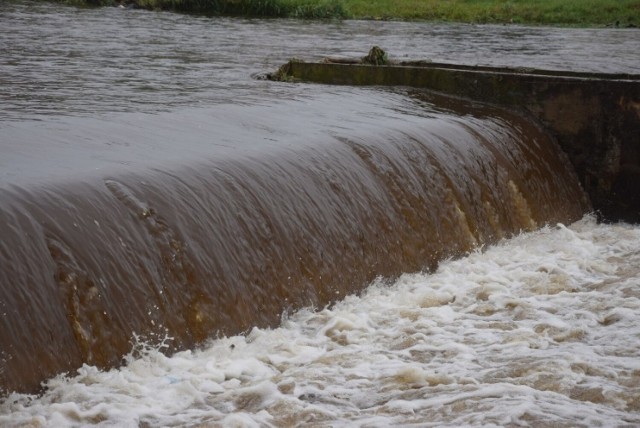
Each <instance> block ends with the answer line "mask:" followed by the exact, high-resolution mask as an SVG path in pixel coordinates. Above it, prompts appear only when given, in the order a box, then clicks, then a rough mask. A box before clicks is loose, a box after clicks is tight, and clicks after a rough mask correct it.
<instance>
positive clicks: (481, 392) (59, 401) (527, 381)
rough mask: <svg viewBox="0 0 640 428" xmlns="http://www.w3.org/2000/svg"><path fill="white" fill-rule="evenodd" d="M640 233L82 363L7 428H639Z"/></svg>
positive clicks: (443, 274)
mask: <svg viewBox="0 0 640 428" xmlns="http://www.w3.org/2000/svg"><path fill="white" fill-rule="evenodd" d="M639 312H640V228H638V227H633V226H629V225H597V224H596V223H595V222H594V221H593V220H592V219H590V218H585V219H583V220H582V221H580V222H577V223H575V224H573V225H572V226H570V227H565V226H562V225H560V226H557V227H553V228H545V229H543V230H540V231H538V232H534V233H528V234H523V235H521V236H518V237H516V238H513V239H511V240H507V241H504V242H503V243H501V244H500V245H497V246H494V247H491V248H488V249H486V251H484V252H480V251H479V252H475V253H473V254H471V255H469V256H468V257H466V258H464V259H460V260H455V261H449V262H446V263H443V264H442V265H441V266H440V268H439V269H438V270H437V272H435V273H434V274H432V275H422V274H415V275H403V276H402V277H401V278H399V279H398V280H397V281H396V283H395V284H394V285H393V286H388V285H385V284H384V283H383V282H379V283H375V284H372V285H371V286H370V287H369V289H368V290H367V291H366V292H364V293H363V295H362V296H361V297H356V296H349V297H347V298H346V299H345V300H344V301H342V302H340V303H338V304H336V305H335V306H334V307H332V308H331V309H328V308H327V309H324V310H321V311H318V312H312V311H309V310H302V311H300V312H298V313H297V314H295V315H293V316H292V317H290V318H289V319H287V320H285V321H284V322H283V324H282V326H281V327H280V328H278V329H274V330H260V329H254V330H253V331H252V332H251V333H249V334H248V335H246V336H236V337H230V338H225V339H221V340H217V341H215V342H213V343H211V345H210V346H208V347H207V348H206V349H203V350H199V351H185V352H181V353H178V354H176V355H174V356H173V357H171V358H169V357H166V356H164V355H162V354H161V353H160V352H158V351H155V350H152V349H147V350H146V351H145V352H143V353H142V354H143V355H142V357H140V358H137V359H130V361H129V362H128V365H127V366H126V367H123V368H121V369H118V370H110V371H107V372H103V371H100V370H98V369H96V368H95V367H89V366H84V367H82V368H81V369H80V370H78V374H77V376H75V377H73V378H66V377H58V378H55V379H52V380H51V381H49V383H48V390H47V392H46V393H45V394H44V395H43V396H41V397H30V396H26V395H19V394H13V395H10V396H9V397H7V398H6V399H4V401H3V402H2V403H1V404H0V425H2V426H9V427H11V426H34V427H45V426H46V427H59V426H85V425H89V424H95V425H98V426H141V427H152V426H225V427H227V426H229V427H254V426H255V427H264V426H274V427H281V426H302V425H313V426H332V427H340V426H345V427H346V426H374V427H383V426H392V425H393V426H397V425H410V424H417V425H419V426H465V425H466V426H468V425H489V426H491V425H494V426H505V425H517V426H625V425H628V426H634V425H638V424H640V317H638V313H639Z"/></svg>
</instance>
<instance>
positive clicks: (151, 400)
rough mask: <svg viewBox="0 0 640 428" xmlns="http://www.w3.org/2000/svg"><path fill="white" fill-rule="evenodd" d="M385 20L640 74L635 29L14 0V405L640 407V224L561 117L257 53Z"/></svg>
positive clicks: (396, 38)
mask: <svg viewBox="0 0 640 428" xmlns="http://www.w3.org/2000/svg"><path fill="white" fill-rule="evenodd" d="M374 44H376V45H379V46H382V47H383V48H385V49H387V50H388V51H389V54H390V57H391V58H392V59H431V60H433V61H438V62H451V63H464V64H471V65H475V64H480V65H495V66H504V65H507V66H517V67H537V68H546V69H556V70H572V71H596V72H615V73H638V72H640V62H639V61H638V52H640V38H638V37H637V31H636V30H633V29H559V28H542V27H523V26H489V25H487V26H476V25H457V24H456V25H452V24H425V23H401V22H373V21H340V22H337V21H335V22H334V21H329V22H318V21H297V20H261V19H240V18H208V17H197V16H188V15H179V14H171V13H160V12H148V11H140V10H129V9H121V8H103V9H77V8H72V7H64V6H61V5H56V4H49V3H40V2H23V1H17V2H13V1H11V2H3V3H2V4H0V54H1V55H0V58H1V60H0V87H1V88H2V90H1V91H0V152H1V153H2V155H1V156H0V232H1V234H0V261H1V262H2V272H1V273H0V286H1V287H2V290H1V291H0V314H1V315H2V318H1V319H0V320H1V322H2V324H1V325H2V331H1V332H0V345H1V346H2V347H1V348H0V357H1V362H2V365H1V366H0V381H1V382H2V384H1V386H2V388H3V389H4V391H3V398H2V399H1V400H2V401H0V425H2V426H51V427H58V426H87V425H97V426H142V427H151V426H278V427H279V426H380V427H382V426H470V425H482V426H635V425H638V424H640V394H639V393H638V391H639V390H640V358H639V357H640V351H639V349H640V347H639V346H638V344H639V342H640V322H639V321H638V317H637V316H636V314H637V312H638V310H639V309H640V289H639V288H638V283H639V280H640V269H638V265H639V262H640V229H639V228H638V227H637V226H632V225H627V224H612V225H605V224H598V223H597V222H596V221H595V220H594V219H593V218H592V216H591V215H590V214H589V213H588V204H587V202H586V199H585V198H584V197H583V196H582V194H581V190H580V188H579V185H578V183H577V181H576V178H575V176H574V175H573V173H572V171H571V169H570V167H569V166H568V163H567V161H566V159H564V157H563V156H561V155H560V156H558V155H557V152H558V150H557V146H556V145H555V143H554V141H553V140H551V139H550V138H548V136H547V135H546V134H545V133H544V132H543V131H542V130H540V129H539V128H538V127H537V126H535V125H534V124H531V123H530V122H528V121H527V120H525V119H523V118H522V117H520V116H519V115H517V114H515V113H513V112H506V111H502V110H500V109H496V108H494V107H491V106H483V105H478V104H476V103H468V102H465V101H461V100H452V99H448V98H445V97H442V96H439V95H436V94H429V93H425V92H420V91H413V90H410V89H407V88H397V89H391V90H390V89H380V88H348V87H331V86H328V87H327V86H322V85H307V84H295V85H294V84H288V83H281V82H269V81H264V80H259V79H256V78H255V77H256V76H258V75H260V74H261V73H265V72H269V71H273V70H275V69H276V68H277V67H278V66H279V65H281V64H283V63H284V62H286V61H287V60H288V59H289V58H291V57H300V58H304V59H309V60H312V59H319V58H321V57H323V56H326V55H331V56H336V55H338V56H349V57H353V56H362V55H364V54H365V53H366V52H367V51H368V49H369V48H370V47H371V45H374ZM367 284H368V287H366V289H364V290H363V288H364V286H365V285H367ZM240 333H241V334H240ZM216 336H217V338H216ZM167 352H168V353H169V354H170V355H171V356H167V355H165V354H166V353H167ZM40 382H44V383H43V386H42V387H37V385H38V384H40ZM14 390H18V391H20V392H12V391H14Z"/></svg>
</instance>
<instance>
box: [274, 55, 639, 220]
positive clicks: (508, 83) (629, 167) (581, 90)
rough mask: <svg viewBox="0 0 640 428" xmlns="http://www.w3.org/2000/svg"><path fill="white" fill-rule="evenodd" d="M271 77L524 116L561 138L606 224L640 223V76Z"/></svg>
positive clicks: (287, 73) (408, 71)
mask: <svg viewBox="0 0 640 428" xmlns="http://www.w3.org/2000/svg"><path fill="white" fill-rule="evenodd" d="M271 77H272V78H277V79H280V80H287V81H305V82H316V83H324V84H332V85H362V86H364V85H381V86H411V87H416V88H425V89H428V90H432V91H437V92H443V93H446V94H449V95H453V96H457V97H464V98H468V99H471V100H476V101H481V102H486V103H491V104H497V105H501V106H504V107H507V108H510V109H517V110H520V111H522V112H524V113H527V114H528V115H530V116H532V117H533V118H534V119H536V120H537V121H539V122H540V123H541V124H542V125H543V126H545V127H546V128H547V129H548V130H549V131H550V132H551V133H552V134H553V135H554V136H555V137H556V138H557V140H558V143H559V144H560V146H561V147H562V149H563V150H564V151H565V152H566V153H567V155H568V156H569V158H570V160H571V162H572V164H573V166H574V168H575V170H576V173H577V174H578V176H579V178H580V182H581V183H582V185H583V187H584V189H585V190H586V192H587V193H588V194H589V196H590V198H591V202H592V204H593V207H594V209H595V210H596V211H597V212H598V214H599V216H600V218H601V219H602V220H606V221H618V220H622V221H628V222H634V223H639V222H640V75H630V74H598V73H576V72H558V71H548V70H532V69H513V68H495V67H474V66H461V65H452V64H441V63H429V62H422V61H414V62H403V63H396V64H390V65H368V64H363V63H362V62H361V61H359V60H353V61H349V60H341V59H334V60H332V59H327V60H326V61H325V62H319V63H307V62H301V61H297V60H292V61H290V62H289V63H288V64H286V65H284V66H283V67H281V69H280V70H279V72H278V73H276V74H275V75H274V76H271Z"/></svg>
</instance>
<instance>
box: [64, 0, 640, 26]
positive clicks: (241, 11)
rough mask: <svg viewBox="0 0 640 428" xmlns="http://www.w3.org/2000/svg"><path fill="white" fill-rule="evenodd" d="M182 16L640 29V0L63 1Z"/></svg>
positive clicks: (65, 0)
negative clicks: (183, 13) (638, 27)
mask: <svg viewBox="0 0 640 428" xmlns="http://www.w3.org/2000/svg"><path fill="white" fill-rule="evenodd" d="M60 1H64V2H68V3H74V4H87V5H117V4H119V3H120V2H123V3H125V4H128V5H135V6H138V7H142V8H148V9H164V10H176V11H183V12H195V13H207V14H220V15H249V16H269V17H301V18H355V19H400V20H429V21H455V22H471V23H521V24H548V25H579V26H604V25H616V23H617V25H619V26H622V27H627V26H640V0H536V1H532V0H60Z"/></svg>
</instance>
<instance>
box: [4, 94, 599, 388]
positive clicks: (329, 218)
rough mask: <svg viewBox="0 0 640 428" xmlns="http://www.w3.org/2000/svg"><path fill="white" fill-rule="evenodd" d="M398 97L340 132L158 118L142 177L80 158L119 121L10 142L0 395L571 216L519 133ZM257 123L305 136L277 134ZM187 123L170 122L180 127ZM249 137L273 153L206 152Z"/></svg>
mask: <svg viewBox="0 0 640 428" xmlns="http://www.w3.org/2000/svg"><path fill="white" fill-rule="evenodd" d="M376 96H377V97H388V98H390V97H392V96H393V94H384V93H382V94H378V95H376ZM403 96H405V95H403ZM406 97H408V98H412V101H411V102H412V104H411V105H412V107H411V108H412V112H413V113H412V114H413V115H411V114H408V113H405V112H400V113H397V115H396V116H394V117H395V119H394V117H391V118H387V119H385V118H384V117H382V116H381V115H379V114H370V115H368V116H367V119H366V120H368V121H369V122H366V123H365V122H364V120H365V119H362V120H363V124H362V125H359V126H358V128H357V129H355V130H354V129H347V124H346V122H345V124H343V127H344V129H342V130H341V129H340V127H339V126H336V125H335V124H333V125H332V124H329V126H328V127H327V128H326V129H324V130H322V129H321V130H320V131H318V130H317V129H316V128H313V123H314V122H313V120H309V117H306V116H304V115H302V116H301V115H300V114H301V113H300V112H301V111H302V110H303V109H302V108H301V106H300V105H298V104H292V103H284V102H283V103H281V105H284V106H289V105H291V107H290V110H287V111H284V112H283V111H277V108H276V107H274V106H267V107H264V108H263V107H255V108H243V107H234V109H229V108H227V109H221V110H220V111H219V112H218V113H219V114H214V113H209V112H207V113H206V116H205V117H206V118H207V120H208V121H209V122H210V123H209V125H208V127H207V128H206V129H205V130H204V131H202V134H199V135H196V137H193V141H190V140H188V139H187V138H186V137H180V139H179V141H180V144H177V143H176V144H175V146H176V147H173V146H172V145H173V141H174V140H172V139H171V135H172V134H171V132H172V131H171V129H169V126H170V125H169V122H168V121H166V120H165V121H164V122H163V123H164V124H165V127H164V128H161V129H160V130H159V131H158V132H157V135H156V134H154V136H153V138H151V140H153V141H164V140H168V141H169V143H170V144H168V146H171V147H173V149H172V151H171V155H170V156H167V159H164V160H163V161H162V162H156V163H149V164H144V163H139V164H136V161H135V159H134V158H133V156H132V154H131V153H132V152H130V151H126V152H125V151H123V152H122V153H123V154H122V155H118V154H117V153H120V152H117V151H116V155H113V156H114V157H113V159H112V158H108V159H107V158H106V156H107V153H109V152H107V151H105V152H102V151H101V150H102V149H103V146H102V145H97V146H92V145H91V144H94V141H95V140H99V139H100V138H103V139H106V140H107V141H109V150H125V148H126V149H127V150H129V148H127V147H126V143H127V142H128V141H129V140H128V139H131V138H142V137H143V133H140V132H137V131H135V130H137V129H138V128H137V127H138V126H141V125H140V122H139V121H134V122H135V126H133V125H132V128H131V129H130V130H128V131H127V130H126V129H125V130H124V133H125V134H126V135H127V136H126V137H122V140H118V139H117V136H118V132H120V131H121V130H122V128H123V126H122V125H121V126H119V127H114V125H113V123H109V122H108V123H105V124H100V123H94V122H87V121H79V123H78V122H74V123H75V125H78V126H79V125H82V126H83V128H82V129H83V135H84V134H89V135H90V136H92V138H91V139H90V142H89V143H86V144H88V145H87V147H85V148H84V149H83V148H82V147H80V146H74V145H71V144H68V142H67V139H68V138H71V137H72V136H73V135H75V132H76V131H75V130H74V129H75V128H74V127H69V129H70V131H56V130H54V131H51V130H49V129H48V128H46V127H45V128H44V130H43V131H42V132H41V133H38V132H39V131H37V129H36V128H37V127H36V126H35V125H30V126H26V127H25V130H20V129H18V130H16V131H15V135H18V136H20V138H22V139H24V140H25V141H28V145H27V144H26V143H25V145H24V146H21V145H18V144H16V145H14V146H11V147H12V150H7V151H5V153H6V156H7V157H5V161H6V162H7V164H6V165H5V176H4V177H3V180H2V181H1V182H0V184H1V186H0V236H1V237H2V239H1V241H0V261H1V263H2V266H0V346H1V347H0V349H1V355H0V363H1V366H0V387H1V388H2V389H3V391H4V392H5V393H6V392H8V391H13V390H18V391H37V390H38V388H39V386H40V383H41V382H42V381H44V380H46V379H47V378H50V377H52V376H54V375H56V374H59V373H63V372H69V373H73V372H74V370H75V369H77V368H78V367H80V366H81V365H82V364H84V363H86V364H91V365H96V366H98V367H102V368H108V367H113V366H117V365H119V364H121V361H122V356H123V355H125V354H126V353H128V352H129V351H130V350H131V347H132V343H133V341H134V336H135V335H138V336H140V337H142V338H143V339H146V340H150V341H152V342H153V341H156V342H157V341H160V340H162V339H163V338H164V337H165V336H168V337H171V338H172V340H170V341H169V342H168V343H169V344H170V348H169V349H168V352H171V351H174V350H177V349H185V348H192V347H195V346H197V345H198V344H202V343H203V342H204V341H206V340H207V339H209V338H212V337H215V336H216V335H223V334H235V333H240V332H243V331H247V330H248V329H250V328H251V327H253V326H262V327H264V326H276V325H277V324H278V323H279V322H280V320H281V316H282V314H283V313H286V312H288V311H291V310H295V309H296V308H300V307H303V306H315V307H322V306H324V305H326V304H330V303H331V302H332V301H335V300H336V299H339V298H342V297H344V296H345V295H347V294H349V293H354V292H357V291H359V290H362V288H363V287H365V286H366V285H367V284H369V283H370V282H371V281H372V280H373V279H375V278H376V277H378V276H383V277H387V278H393V277H395V276H397V275H399V274H401V273H403V272H415V271H420V270H425V271H428V270H430V269H433V268H435V267H436V266H437V263H438V261H440V260H442V259H444V258H448V257H454V256H459V255H462V254H464V253H466V252H468V251H471V250H472V249H474V248H478V247H480V246H482V245H485V244H490V243H493V242H496V241H497V240H499V239H501V238H504V237H509V236H512V235H513V234H517V233H519V232H520V231H522V230H532V229H534V228H537V227H540V226H542V225H544V224H547V223H550V224H554V223H556V222H564V223H570V222H572V221H574V220H577V219H579V218H580V217H581V216H582V215H583V214H584V213H585V212H586V211H587V210H588V209H589V204H588V202H587V198H586V197H585V195H584V193H583V191H582V189H581V186H580V184H579V182H578V180H577V178H576V175H575V173H574V171H573V169H572V168H571V166H570V165H569V163H568V161H567V159H566V156H565V155H563V154H562V152H561V151H560V150H559V148H558V146H557V144H556V142H555V140H554V139H553V138H551V137H550V136H549V134H548V133H547V132H546V131H545V130H544V129H542V128H540V127H539V126H538V125H537V124H535V123H533V122H532V121H530V120H528V119H526V118H523V117H522V116H520V115H519V114H515V113H512V112H508V111H504V110H502V109H498V108H495V107H489V106H483V105H478V104H472V103H469V102H466V101H461V100H457V99H454V98H448V97H441V96H436V95H434V94H423V93H412V92H409V93H407V94H406ZM333 99H335V97H334V98H333ZM344 102H345V104H348V102H349V100H345V101H344ZM321 104H322V108H323V109H326V104H325V103H321ZM420 106H422V108H423V109H425V112H424V113H421V114H419V115H417V116H416V112H418V111H419V110H420ZM280 108H281V107H280ZM359 108H360V107H359V106H357V105H354V106H349V105H347V108H346V110H349V109H350V110H358V109H359ZM274 109H275V110H276V112H275V113H272V111H273V110H274ZM296 112H298V113H296ZM203 114H204V113H203ZM224 114H228V115H229V116H228V117H225V116H224ZM270 114H273V116H272V118H273V121H277V119H278V118H282V117H284V118H283V119H282V120H283V121H284V122H287V123H298V124H300V123H302V124H303V125H302V126H301V127H299V129H302V130H305V131H304V132H302V131H298V133H293V134H292V135H289V133H287V132H284V133H282V134H279V133H278V132H277V129H278V124H277V123H275V122H272V121H271V120H270V119H269V118H266V119H265V117H267V116H269V115H270ZM394 114H395V113H394ZM188 117H189V118H191V117H192V116H188ZM231 118H234V119H231ZM261 119H264V120H265V121H264V122H260V120H261ZM154 120H155V119H154ZM186 120H188V119H186V118H182V119H180V118H176V117H175V115H174V116H172V121H174V122H180V123H181V125H180V126H182V127H183V128H184V127H185V125H184V122H185V121H186ZM190 120H194V123H199V124H202V123H205V122H206V121H205V119H204V118H201V120H196V119H190ZM233 120H235V121H236V122H235V124H233V123H231V122H233ZM324 120H327V119H324ZM284 122H283V123H284ZM230 123H231V124H230ZM247 123H251V124H252V125H250V126H253V127H254V128H253V129H254V130H253V131H251V132H249V131H247V129H246V127H247V126H249V125H246V124H247ZM367 123H368V125H366V124H367ZM57 126H58V127H59V128H63V126H62V125H57ZM307 126H308V128H307ZM183 128H180V127H179V128H177V129H178V131H176V136H177V135H178V134H179V132H180V129H183ZM195 128H196V127H194V129H195ZM320 128H322V127H320ZM212 130H216V134H215V135H216V136H215V137H211V136H210V135H209V134H210V132H211V131H212ZM5 135H9V133H8V132H5ZM94 135H96V137H95V138H94V137H93V136H94ZM207 135H209V137H208V139H207V137H206V136H207ZM267 137H269V138H271V139H273V140H279V142H278V143H273V144H272V145H270V146H268V147H267V148H262V146H259V147H258V148H251V149H249V148H247V147H246V146H243V145H242V144H229V145H226V146H224V147H222V148H217V149H216V148H215V147H213V146H214V144H213V143H209V141H214V142H218V143H221V142H229V141H230V142H231V143H234V140H233V139H234V138H236V139H242V138H244V139H252V138H253V139H257V140H259V141H265V140H267V139H268V138H267ZM163 139H164V140H163ZM16 140H17V137H16ZM201 140H203V141H207V144H204V145H203V144H200V141H201ZM176 141H178V140H176ZM235 142H236V143H239V142H241V141H235ZM55 144H58V145H57V146H55ZM154 144H156V143H154ZM199 144H200V145H199ZM265 144H266V143H265ZM270 144H271V143H270ZM27 146H28V147H30V149H29V150H27V149H25V148H24V147H27ZM52 147H57V148H56V149H55V150H54V149H52ZM118 147H121V148H122V149H119V148H118ZM81 149H82V150H85V151H86V154H85V155H83V154H82V153H83V151H82V150H81ZM163 150H164V149H163ZM160 151H162V150H159V149H158V147H157V146H151V145H150V146H149V147H146V148H145V147H143V148H142V149H141V153H142V154H141V155H140V156H141V157H149V158H153V157H154V156H157V153H158V152H160ZM125 154H126V156H125ZM187 155H188V156H187ZM7 159H8V160H7ZM105 159H106V160H105ZM145 162H146V160H145ZM80 165H82V168H79V166H80ZM25 171H26V172H29V173H25ZM30 174H31V175H30Z"/></svg>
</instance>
